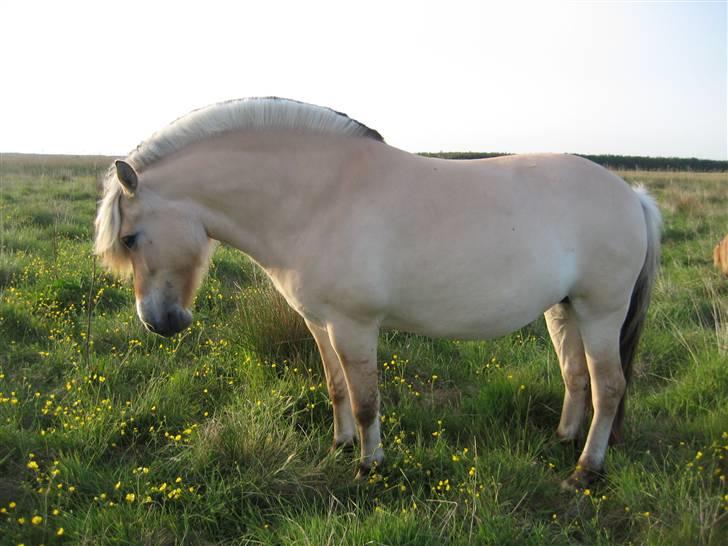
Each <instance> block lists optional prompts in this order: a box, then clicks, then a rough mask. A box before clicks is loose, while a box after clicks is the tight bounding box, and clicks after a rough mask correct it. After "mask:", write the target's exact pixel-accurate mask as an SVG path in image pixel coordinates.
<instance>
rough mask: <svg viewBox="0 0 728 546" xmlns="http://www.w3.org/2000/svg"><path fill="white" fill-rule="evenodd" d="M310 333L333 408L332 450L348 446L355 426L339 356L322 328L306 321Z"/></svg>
mask: <svg viewBox="0 0 728 546" xmlns="http://www.w3.org/2000/svg"><path fill="white" fill-rule="evenodd" d="M306 325H307V326H308V329H309V330H310V331H311V334H312V335H313V338H314V340H315V341H316V345H317V346H318V350H319V353H321V361H322V362H323V365H324V374H325V375H326V386H327V388H328V390H329V397H330V398H331V405H332V406H333V408H334V449H336V448H339V447H343V446H349V445H352V444H353V443H354V435H355V433H356V425H355V423H354V414H353V413H352V411H351V401H350V399H349V388H348V387H347V386H346V378H345V377H344V370H343V369H342V368H341V362H340V361H339V355H337V354H336V351H334V348H333V346H332V345H331V341H330V340H329V333H328V331H326V330H325V329H324V328H321V327H320V326H316V325H315V324H313V323H312V322H309V321H306Z"/></svg>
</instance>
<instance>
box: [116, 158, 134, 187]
mask: <svg viewBox="0 0 728 546" xmlns="http://www.w3.org/2000/svg"><path fill="white" fill-rule="evenodd" d="M114 165H116V177H117V178H118V179H119V182H121V187H122V188H123V189H124V191H125V192H126V193H128V194H129V195H134V192H136V189H137V185H138V184H139V179H138V178H137V173H136V171H135V170H134V167H132V166H131V165H129V164H128V163H127V162H126V161H123V160H121V159H117V160H116V161H114Z"/></svg>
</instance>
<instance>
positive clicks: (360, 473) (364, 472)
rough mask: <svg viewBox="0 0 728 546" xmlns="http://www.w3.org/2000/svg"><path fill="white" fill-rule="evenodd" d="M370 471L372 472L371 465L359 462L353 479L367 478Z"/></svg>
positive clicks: (361, 479)
mask: <svg viewBox="0 0 728 546" xmlns="http://www.w3.org/2000/svg"><path fill="white" fill-rule="evenodd" d="M371 473H372V467H371V466H366V465H363V464H360V465H359V469H358V470H357V472H356V476H355V477H354V479H355V480H356V481H363V480H366V479H368V478H369V474H371Z"/></svg>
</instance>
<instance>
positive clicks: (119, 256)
mask: <svg viewBox="0 0 728 546" xmlns="http://www.w3.org/2000/svg"><path fill="white" fill-rule="evenodd" d="M145 182H146V181H145V179H144V175H143V174H142V175H138V174H137V173H136V171H135V170H134V168H133V167H132V166H131V165H130V164H129V163H127V162H125V161H116V163H115V169H112V170H111V171H110V172H109V178H108V179H107V183H106V190H105V194H104V198H103V200H102V201H101V205H100V207H99V212H98V215H97V217H96V253H97V254H99V255H100V256H101V258H102V260H103V262H104V263H105V264H106V265H107V266H108V267H109V268H110V269H112V270H115V271H117V272H121V273H123V272H126V273H129V272H133V275H134V293H135V296H136V308H137V314H138V315H139V318H140V319H141V321H142V322H143V323H144V325H145V326H146V327H147V329H149V330H150V331H152V332H154V333H156V334H160V335H163V336H171V335H174V334H176V333H178V332H181V331H182V330H184V329H185V328H187V327H188V326H189V325H190V324H191V323H192V313H191V312H190V310H189V307H190V305H191V304H192V301H193V299H194V296H195V292H196V291H197V288H198V286H199V284H200V281H201V279H202V277H203V275H204V273H205V271H206V269H207V266H208V262H209V256H210V252H211V247H212V244H211V240H210V239H209V238H208V236H207V233H206V231H205V227H204V226H203V224H202V222H201V221H199V220H198V219H195V217H194V214H192V213H191V211H190V210H189V208H188V207H186V205H185V203H184V202H182V201H174V200H170V199H168V198H163V197H161V196H160V195H159V193H157V192H155V191H154V184H146V183H145Z"/></svg>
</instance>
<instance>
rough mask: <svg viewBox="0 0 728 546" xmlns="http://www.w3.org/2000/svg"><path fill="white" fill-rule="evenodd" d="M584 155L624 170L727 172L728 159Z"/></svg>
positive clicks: (467, 155) (447, 155)
mask: <svg viewBox="0 0 728 546" xmlns="http://www.w3.org/2000/svg"><path fill="white" fill-rule="evenodd" d="M420 155H423V156H425V157H439V158H442V159H485V158H489V157H499V156H504V155H513V154H508V153H498V152H437V153H429V152H427V153H422V154H420ZM574 155H578V156H580V157H584V158H586V159H588V160H590V161H593V162H594V163H598V164H599V165H602V166H604V167H607V168H609V169H615V170H623V171H632V170H634V171H699V172H726V171H728V161H716V160H713V159H698V158H695V157H647V156H638V155H610V154H600V155H587V154H574Z"/></svg>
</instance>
